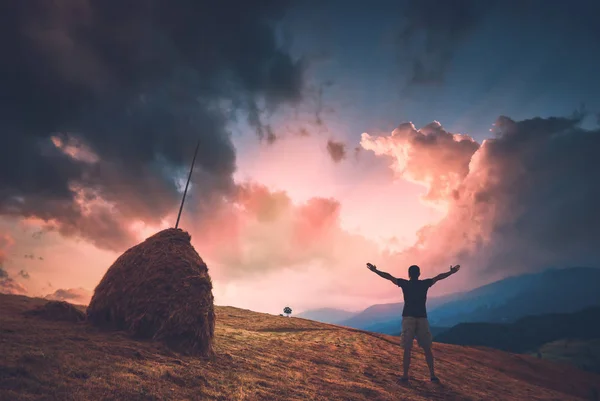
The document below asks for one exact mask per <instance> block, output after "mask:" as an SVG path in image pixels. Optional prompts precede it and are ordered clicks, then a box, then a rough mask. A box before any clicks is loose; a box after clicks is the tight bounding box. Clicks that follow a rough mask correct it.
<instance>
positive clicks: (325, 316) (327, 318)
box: [296, 308, 357, 324]
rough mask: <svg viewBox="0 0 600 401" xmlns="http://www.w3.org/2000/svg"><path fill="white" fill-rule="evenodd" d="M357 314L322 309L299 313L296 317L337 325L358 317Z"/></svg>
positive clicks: (341, 310) (333, 309)
mask: <svg viewBox="0 0 600 401" xmlns="http://www.w3.org/2000/svg"><path fill="white" fill-rule="evenodd" d="M356 313H357V312H350V311H347V310H343V309H335V308H321V309H310V310H307V311H304V312H302V313H298V314H297V315H296V317H301V318H304V319H310V320H314V321H316V322H321V323H331V324H336V323H339V322H341V321H343V320H347V319H349V318H350V317H352V316H354V315H356Z"/></svg>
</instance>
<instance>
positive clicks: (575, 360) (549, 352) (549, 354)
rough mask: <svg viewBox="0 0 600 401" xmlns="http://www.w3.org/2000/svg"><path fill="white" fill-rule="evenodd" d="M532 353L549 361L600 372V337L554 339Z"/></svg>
mask: <svg viewBox="0 0 600 401" xmlns="http://www.w3.org/2000/svg"><path fill="white" fill-rule="evenodd" d="M531 355H532V356H535V357H537V358H541V359H546V360H549V361H556V362H565V363H570V364H571V365H574V366H577V367H578V368H580V369H583V370H587V371H589V372H594V373H598V374H600V338H594V339H591V340H568V339H565V340H557V341H552V342H550V343H547V344H544V345H542V346H541V347H540V348H538V349H537V350H536V351H533V352H531Z"/></svg>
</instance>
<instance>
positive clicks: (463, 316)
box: [428, 267, 600, 327]
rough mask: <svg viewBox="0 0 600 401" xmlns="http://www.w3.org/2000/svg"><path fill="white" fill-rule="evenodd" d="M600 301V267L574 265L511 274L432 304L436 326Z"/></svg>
mask: <svg viewBox="0 0 600 401" xmlns="http://www.w3.org/2000/svg"><path fill="white" fill-rule="evenodd" d="M594 305H600V269H598V268H590V267H573V268H567V269H558V270H546V271H544V272H541V273H537V274H526V275H522V276H515V277H509V278H506V279H504V280H500V281H496V282H494V283H491V284H488V285H485V286H483V287H479V288H476V289H474V290H472V291H469V292H466V293H464V294H463V295H462V296H461V297H459V298H458V299H456V300H453V301H450V302H448V303H446V304H444V305H442V306H440V307H436V308H430V309H429V312H428V315H429V321H430V323H431V325H433V326H444V327H450V326H454V325H456V324H458V323H463V322H491V323H503V322H504V323H507V322H514V321H516V320H517V319H519V318H521V317H525V316H530V315H540V314H547V313H570V312H576V311H579V310H581V309H584V308H586V307H590V306H594Z"/></svg>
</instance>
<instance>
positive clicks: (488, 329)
mask: <svg viewBox="0 0 600 401" xmlns="http://www.w3.org/2000/svg"><path fill="white" fill-rule="evenodd" d="M596 338H600V306H597V307H592V308H586V309H584V310H581V311H579V312H575V313H553V314H546V315H539V316H528V317H524V318H521V319H519V320H517V321H516V322H514V323H461V324H458V325H456V326H454V327H452V328H450V329H448V330H446V331H444V332H442V333H440V334H438V335H437V336H435V338H434V341H436V342H440V343H445V344H456V345H470V346H485V347H490V348H496V349H499V350H503V351H510V352H518V353H524V352H531V351H534V350H536V349H538V348H539V347H541V346H542V345H544V344H547V343H550V342H552V341H556V340H560V339H581V340H589V339H596Z"/></svg>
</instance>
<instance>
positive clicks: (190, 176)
mask: <svg viewBox="0 0 600 401" xmlns="http://www.w3.org/2000/svg"><path fill="white" fill-rule="evenodd" d="M199 147H200V141H199V140H198V144H197V145H196V150H195V151H194V158H193V159H192V166H191V167H190V174H189V175H188V179H187V182H186V183H185V190H184V191H183V198H181V205H180V206H179V213H178V214H177V222H176V223H175V228H177V227H179V219H180V218H181V211H182V210H183V203H184V202H185V195H186V194H187V190H188V186H189V185H190V179H191V178H192V171H194V163H196V155H197V154H198V148H199Z"/></svg>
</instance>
